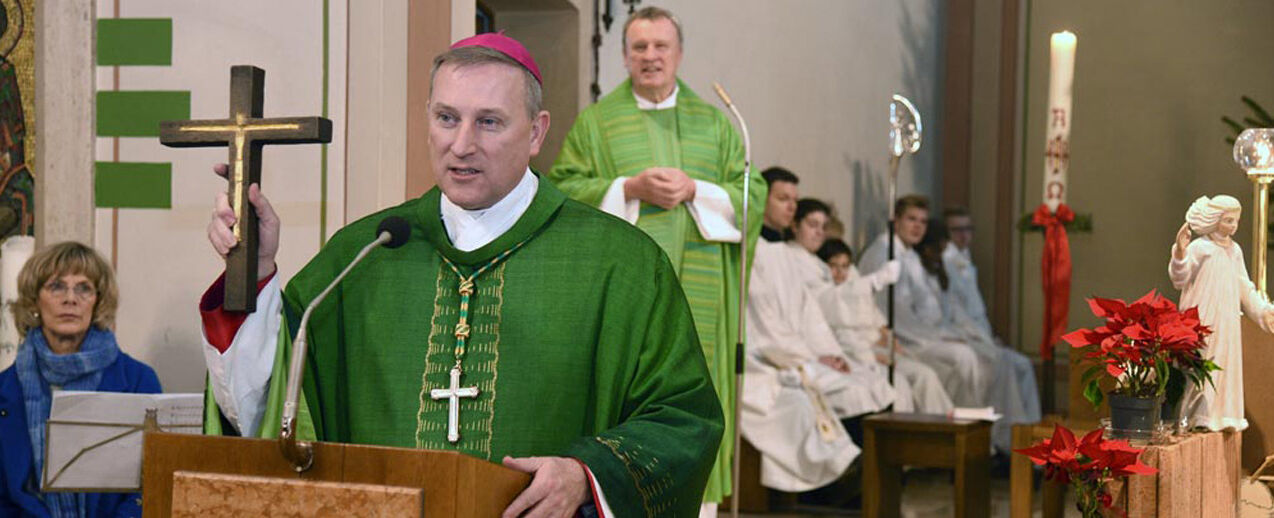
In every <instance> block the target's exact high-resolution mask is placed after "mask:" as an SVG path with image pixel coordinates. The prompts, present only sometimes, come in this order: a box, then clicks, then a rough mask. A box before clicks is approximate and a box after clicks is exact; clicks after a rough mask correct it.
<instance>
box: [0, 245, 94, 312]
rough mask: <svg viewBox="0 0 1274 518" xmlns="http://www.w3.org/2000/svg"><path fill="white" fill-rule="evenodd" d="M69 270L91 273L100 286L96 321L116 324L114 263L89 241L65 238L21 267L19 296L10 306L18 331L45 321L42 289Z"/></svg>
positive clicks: (91, 276)
mask: <svg viewBox="0 0 1274 518" xmlns="http://www.w3.org/2000/svg"><path fill="white" fill-rule="evenodd" d="M68 274H80V275H83V276H85V277H88V279H89V282H92V283H93V287H94V288H96V289H97V300H96V302H95V304H94V305H93V325H96V326H97V327H99V328H102V329H112V328H114V327H115V309H116V308H117V307H118V306H119V288H118V287H117V286H116V285H115V274H114V272H112V271H111V265H110V264H108V263H107V262H106V260H105V259H102V256H100V255H98V253H97V252H95V251H94V250H93V249H92V248H90V247H88V246H87V245H84V244H82V243H77V242H74V241H66V242H63V243H58V244H56V245H52V246H49V247H47V248H45V249H43V250H40V251H39V252H36V253H35V255H32V256H31V258H30V259H28V260H27V263H26V264H25V265H23V266H22V271H21V273H19V274H18V299H17V300H15V301H13V305H12V306H11V307H10V310H11V311H12V312H13V322H14V324H15V325H16V326H17V328H18V332H19V333H21V334H22V335H23V336H25V335H26V334H27V332H28V331H30V330H32V329H35V328H37V327H39V326H40V325H41V324H42V322H41V321H40V313H39V311H40V305H39V301H40V289H41V288H43V287H44V285H45V283H47V282H49V279H52V278H54V277H61V276H63V275H68Z"/></svg>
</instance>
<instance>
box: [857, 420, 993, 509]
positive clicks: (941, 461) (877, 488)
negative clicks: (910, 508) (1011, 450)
mask: <svg viewBox="0 0 1274 518" xmlns="http://www.w3.org/2000/svg"><path fill="white" fill-rule="evenodd" d="M903 466H915V467H928V468H950V469H954V470H955V516H956V517H957V518H965V517H975V516H976V517H984V516H989V515H990V512H991V486H990V477H991V423H989V422H986V421H966V420H955V419H951V418H949V417H947V416H943V415H931V414H899V413H889V414H880V415H875V416H871V417H867V418H865V419H863V516H866V517H868V518H876V517H894V516H898V515H899V504H900V503H901V500H902V467H903Z"/></svg>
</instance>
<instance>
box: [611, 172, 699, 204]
mask: <svg viewBox="0 0 1274 518" xmlns="http://www.w3.org/2000/svg"><path fill="white" fill-rule="evenodd" d="M624 197H625V198H627V199H630V200H631V199H634V198H636V199H639V200H641V201H644V202H646V203H650V204H652V205H657V206H659V207H662V208H665V209H672V208H673V207H676V206H677V204H679V203H682V202H687V201H692V200H694V197H695V182H694V180H692V179H690V176H689V175H687V174H686V172H685V171H682V170H680V169H677V168H675V167H651V168H648V169H646V170H644V171H642V172H641V173H640V174H638V175H637V176H634V177H632V178H629V179H628V180H627V181H625V182H624Z"/></svg>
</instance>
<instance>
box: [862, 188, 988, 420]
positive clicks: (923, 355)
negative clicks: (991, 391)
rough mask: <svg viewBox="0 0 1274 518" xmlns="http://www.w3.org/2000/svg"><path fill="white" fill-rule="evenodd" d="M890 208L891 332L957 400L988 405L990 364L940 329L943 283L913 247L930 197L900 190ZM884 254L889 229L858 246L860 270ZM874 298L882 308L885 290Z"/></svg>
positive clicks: (866, 271)
mask: <svg viewBox="0 0 1274 518" xmlns="http://www.w3.org/2000/svg"><path fill="white" fill-rule="evenodd" d="M894 214H895V217H894V220H895V222H894V230H895V234H896V235H895V236H894V257H895V258H896V260H897V261H898V263H899V264H900V266H901V274H900V276H899V279H898V282H897V283H896V284H895V285H894V298H895V301H894V319H895V320H894V332H895V334H896V335H897V336H898V341H899V343H901V344H902V346H903V348H904V349H905V350H906V351H907V352H908V354H909V355H910V356H912V357H914V358H916V359H917V360H919V361H920V362H921V363H924V364H925V365H928V366H929V367H930V368H932V369H933V370H934V372H936V373H937V374H938V378H939V379H941V380H942V386H943V387H944V388H945V389H946V392H947V394H948V395H949V396H951V400H952V401H953V402H955V404H956V405H957V406H962V407H980V406H987V405H989V404H990V403H989V401H988V398H987V389H988V387H989V385H990V382H991V375H992V372H991V368H990V365H988V364H986V363H985V362H983V361H982V359H981V358H979V357H978V354H977V353H976V352H975V351H974V349H973V348H972V347H970V346H969V345H968V344H966V343H963V342H961V341H959V340H954V339H951V338H950V337H948V336H946V333H944V332H943V329H942V326H943V322H944V320H945V315H944V314H943V305H942V298H941V297H942V295H941V294H942V289H941V287H940V286H938V281H937V279H935V278H933V276H931V275H929V274H928V273H927V272H926V271H925V268H924V265H922V264H921V262H920V255H919V254H918V253H917V252H916V250H915V249H914V248H913V247H914V246H915V245H918V244H920V241H921V239H923V238H924V234H925V229H926V227H927V225H928V222H929V201H928V200H927V199H926V198H924V197H923V196H917V195H911V196H904V197H902V198H899V199H898V201H897V203H896V204H895V205H894ZM887 257H888V234H882V235H881V236H880V237H878V238H877V239H876V240H874V241H873V242H872V244H871V246H869V247H868V248H867V250H866V251H865V252H863V255H862V258H861V259H859V261H858V269H859V271H860V272H862V273H863V275H870V274H872V273H874V272H876V271H877V270H879V269H880V268H882V267H883V266H884V265H885V264H886V262H887ZM876 301H877V306H878V307H879V308H880V310H881V312H884V313H887V312H888V309H887V308H886V304H887V297H886V296H885V294H884V293H879V294H878V296H877V297H876Z"/></svg>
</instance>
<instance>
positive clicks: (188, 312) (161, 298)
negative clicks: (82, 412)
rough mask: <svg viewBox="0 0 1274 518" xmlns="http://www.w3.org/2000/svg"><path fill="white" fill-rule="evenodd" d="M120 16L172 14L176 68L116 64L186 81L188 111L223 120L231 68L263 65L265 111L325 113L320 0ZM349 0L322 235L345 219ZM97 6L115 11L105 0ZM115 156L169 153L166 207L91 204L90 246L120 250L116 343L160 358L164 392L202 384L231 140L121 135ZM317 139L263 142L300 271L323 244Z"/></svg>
mask: <svg viewBox="0 0 1274 518" xmlns="http://www.w3.org/2000/svg"><path fill="white" fill-rule="evenodd" d="M119 4H120V12H119V13H118V16H120V17H130V18H146V17H152V18H172V20H173V49H172V66H167V67H160V66H145V67H120V71H119V75H120V82H119V88H120V89H121V90H189V91H190V92H191V108H190V112H191V117H193V118H197V119H212V118H224V117H225V116H226V113H227V110H228V106H229V86H230V80H229V77H230V75H229V74H230V67H231V66H232V65H239V64H253V65H256V66H258V67H261V68H263V69H265V71H266V86H265V116H267V117H271V116H300V115H318V114H320V113H321V112H322V108H323V103H322V90H323V84H324V83H323V75H322V62H323V32H322V27H323V12H322V7H323V4H322V3H316V2H310V1H308V0H289V1H288V2H269V3H264V4H262V3H259V2H253V1H251V0H223V1H220V2H215V3H173V2H168V1H165V0H121V1H120V2H119ZM345 7H346V5H345V3H344V2H340V1H333V2H331V11H330V15H331V16H330V20H329V23H330V24H331V25H330V37H331V39H330V48H329V58H330V63H329V66H330V69H329V70H330V74H329V78H328V83H327V85H328V88H329V98H328V117H329V118H331V119H332V121H333V144H332V145H330V146H329V147H328V154H327V165H328V168H327V179H328V192H327V212H326V215H327V217H326V221H327V226H326V234H327V235H331V233H332V232H335V231H336V230H337V229H338V228H340V226H341V222H342V221H343V219H344V217H345V215H344V201H343V200H344V192H343V188H344V185H345V169H344V164H345V158H344V148H345V145H344V140H345V117H344V109H345V90H344V88H345V75H346V73H345V55H346V54H345V48H346V46H347V45H346V42H345V34H346V32H345V27H346V23H345ZM97 16H98V17H102V18H109V17H113V16H116V13H115V12H114V7H113V5H112V4H111V3H110V2H99V3H98V5H97ZM112 88H113V79H112V70H111V67H97V89H98V90H110V89H112ZM113 140H114V139H111V138H98V139H97V160H99V161H111V160H113V159H114V151H113V146H114V142H113ZM118 140H119V156H118V159H119V161H124V162H132V161H136V162H170V163H172V164H173V165H172V207H171V209H119V215H118V218H119V220H118V229H117V230H116V226H115V225H114V222H113V217H114V216H113V214H112V210H111V209H97V210H96V225H95V226H96V238H95V240H94V245H95V246H96V247H97V249H98V250H99V251H101V253H102V254H103V255H104V256H106V257H110V256H111V253H112V250H113V249H114V251H115V252H116V255H117V257H118V263H117V264H116V274H117V275H118V277H119V285H120V287H121V290H120V291H121V293H120V299H121V300H120V308H119V314H118V318H117V326H116V327H117V329H116V331H117V335H118V338H119V342H120V347H121V348H122V349H123V350H124V351H125V352H127V353H129V354H130V355H133V356H134V357H136V358H138V359H139V360H141V361H143V362H146V363H148V364H150V365H151V366H152V367H154V368H155V369H156V370H157V371H158V373H159V377H160V381H161V382H162V383H163V385H164V389H165V390H166V391H169V392H175V391H199V390H202V388H203V383H204V373H205V372H206V369H205V367H204V362H203V355H202V352H201V345H200V344H201V339H200V324H199V314H198V312H197V304H198V301H199V296H200V295H201V294H202V293H203V291H204V290H205V289H206V288H207V287H208V285H209V284H211V282H212V281H213V280H214V279H216V277H217V275H218V274H219V273H220V272H221V271H222V269H223V268H224V263H223V262H222V261H221V259H220V258H219V257H217V255H216V253H215V252H214V251H213V250H212V248H211V247H210V246H209V245H208V242H207V238H206V237H205V228H206V226H207V224H208V218H209V213H210V212H211V209H212V200H213V195H214V193H216V192H217V191H218V190H224V189H226V183H225V181H224V180H221V179H220V178H217V177H216V176H214V175H213V173H212V171H211V168H212V164H214V163H217V162H225V161H226V160H227V154H226V153H227V151H226V149H225V148H198V149H174V148H168V147H164V146H163V145H161V144H160V143H159V139H158V138H155V137H149V138H120V139H118ZM321 160H322V156H321V146H318V145H301V146H266V148H265V152H264V165H263V171H262V176H263V181H262V187H263V191H264V192H265V193H266V194H267V196H269V197H270V199H271V202H272V204H273V205H274V208H275V210H276V211H277V212H278V213H279V216H280V219H281V220H282V221H283V229H282V238H281V244H280V253H279V257H278V263H279V270H280V272H281V274H282V275H284V278H286V277H287V276H290V275H292V274H293V273H295V272H296V271H297V270H298V269H299V268H300V267H301V266H302V265H303V264H304V263H305V262H306V261H308V260H309V258H310V257H311V256H313V255H314V253H315V252H316V251H318V248H319V245H320V243H321V241H322V239H323V237H324V236H323V235H322V234H321V233H320V225H319V220H320V211H321V209H322V204H323V198H322V196H321V194H320V183H321V175H320V170H321V169H320V164H321Z"/></svg>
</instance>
